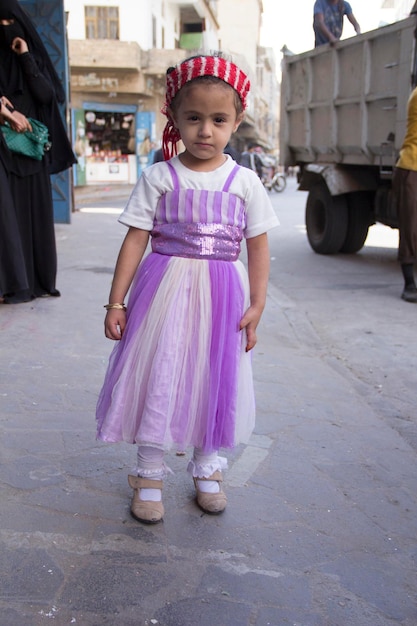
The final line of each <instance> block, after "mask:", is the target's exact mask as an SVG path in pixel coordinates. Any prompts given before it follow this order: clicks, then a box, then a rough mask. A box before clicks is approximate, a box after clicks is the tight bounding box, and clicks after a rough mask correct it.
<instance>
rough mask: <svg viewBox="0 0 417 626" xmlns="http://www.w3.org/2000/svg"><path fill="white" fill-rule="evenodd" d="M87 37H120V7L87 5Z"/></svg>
mask: <svg viewBox="0 0 417 626" xmlns="http://www.w3.org/2000/svg"><path fill="white" fill-rule="evenodd" d="M85 36H86V39H119V7H93V6H86V7H85Z"/></svg>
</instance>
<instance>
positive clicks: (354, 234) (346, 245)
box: [340, 192, 372, 254]
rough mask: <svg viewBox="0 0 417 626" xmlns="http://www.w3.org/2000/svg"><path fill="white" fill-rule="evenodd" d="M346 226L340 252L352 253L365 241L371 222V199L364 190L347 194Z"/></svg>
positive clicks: (361, 246)
mask: <svg viewBox="0 0 417 626" xmlns="http://www.w3.org/2000/svg"><path fill="white" fill-rule="evenodd" d="M347 202H348V227H347V233H346V239H345V241H344V242H343V245H342V247H341V248H340V252H343V253H344V254H354V253H355V252H358V251H359V250H360V249H361V248H363V245H364V243H365V241H366V238H367V236H368V230H369V226H370V225H371V223H372V199H371V196H370V195H369V194H368V193H366V192H359V193H349V194H347Z"/></svg>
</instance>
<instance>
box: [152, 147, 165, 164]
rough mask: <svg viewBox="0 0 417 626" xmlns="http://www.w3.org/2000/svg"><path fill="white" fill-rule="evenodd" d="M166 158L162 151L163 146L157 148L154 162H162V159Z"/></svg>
mask: <svg viewBox="0 0 417 626" xmlns="http://www.w3.org/2000/svg"><path fill="white" fill-rule="evenodd" d="M163 160H164V153H163V151H162V148H158V149H157V150H155V152H154V155H153V162H154V163H160V162H161V161H163Z"/></svg>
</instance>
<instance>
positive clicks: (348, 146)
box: [280, 2, 417, 254]
mask: <svg viewBox="0 0 417 626" xmlns="http://www.w3.org/2000/svg"><path fill="white" fill-rule="evenodd" d="M416 27H417V2H416V3H415V5H414V7H413V9H412V11H411V14H410V16H409V17H408V18H406V19H404V20H401V21H399V22H396V23H394V24H389V25H387V26H382V27H380V28H378V29H376V30H373V31H369V32H367V33H363V34H361V35H358V36H355V37H352V38H350V39H345V40H341V41H338V42H337V43H336V45H334V46H330V45H329V44H326V45H324V46H319V47H318V48H315V49H314V50H309V51H308V52H304V53H302V54H297V55H284V57H283V61H282V82H281V122H280V124H281V128H280V162H281V164H282V165H284V166H285V167H286V168H288V167H294V166H298V174H297V175H298V183H299V187H298V188H299V189H301V190H305V191H308V196H307V203H306V210H305V222H306V229H307V237H308V241H309V243H310V245H311V247H312V249H313V250H314V251H315V252H317V253H319V254H336V253H338V252H342V253H355V252H357V251H359V250H360V249H361V248H362V247H363V245H364V243H365V240H366V237H367V234H368V229H369V227H370V226H371V225H372V224H374V223H376V222H379V223H382V224H385V225H387V226H390V227H391V228H397V227H398V221H397V211H396V207H395V198H393V194H392V191H391V180H392V174H393V169H394V166H395V163H396V161H397V158H398V154H399V150H400V148H401V145H402V141H403V139H404V135H405V131H406V123H407V101H408V98H409V96H410V93H411V90H412V89H413V87H414V86H415V85H416V83H417V75H416V72H417V67H416V36H417V35H416Z"/></svg>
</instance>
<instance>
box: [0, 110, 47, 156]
mask: <svg viewBox="0 0 417 626" xmlns="http://www.w3.org/2000/svg"><path fill="white" fill-rule="evenodd" d="M28 121H29V122H30V125H31V126H32V130H31V131H30V130H27V131H25V132H24V133H18V132H17V131H16V130H13V128H12V127H11V126H10V124H9V123H8V122H5V123H4V124H3V125H1V126H0V128H1V130H2V132H3V135H4V139H5V140H6V144H7V146H8V148H9V150H10V151H11V152H17V153H18V154H24V155H25V156H28V157H30V158H31V159H36V160H37V161H42V158H43V156H44V154H45V152H47V151H48V150H50V149H51V145H52V144H51V142H50V141H49V131H48V128H47V127H46V126H45V124H42V122H39V121H38V120H34V119H32V118H31V117H28Z"/></svg>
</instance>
